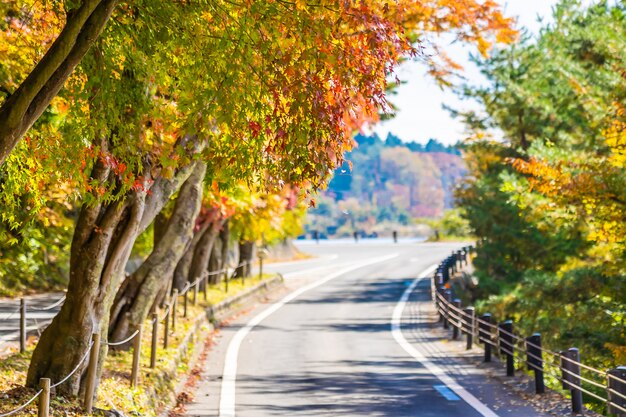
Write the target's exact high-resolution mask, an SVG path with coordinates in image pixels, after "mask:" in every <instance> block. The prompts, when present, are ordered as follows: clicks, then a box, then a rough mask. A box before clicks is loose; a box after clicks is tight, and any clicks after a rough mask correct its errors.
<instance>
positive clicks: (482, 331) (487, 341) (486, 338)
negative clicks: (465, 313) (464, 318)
mask: <svg viewBox="0 0 626 417" xmlns="http://www.w3.org/2000/svg"><path fill="white" fill-rule="evenodd" d="M481 320H482V321H484V323H482V322H481V323H480V324H479V326H478V340H479V341H482V342H483V343H484V345H485V362H491V328H490V327H489V323H491V314H489V313H485V314H483V315H482V317H481Z"/></svg>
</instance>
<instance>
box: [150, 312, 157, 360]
mask: <svg viewBox="0 0 626 417" xmlns="http://www.w3.org/2000/svg"><path fill="white" fill-rule="evenodd" d="M158 332H159V313H158V312H154V313H152V346H151V347H150V368H152V369H154V368H156V351H157V343H158V341H159V333H158Z"/></svg>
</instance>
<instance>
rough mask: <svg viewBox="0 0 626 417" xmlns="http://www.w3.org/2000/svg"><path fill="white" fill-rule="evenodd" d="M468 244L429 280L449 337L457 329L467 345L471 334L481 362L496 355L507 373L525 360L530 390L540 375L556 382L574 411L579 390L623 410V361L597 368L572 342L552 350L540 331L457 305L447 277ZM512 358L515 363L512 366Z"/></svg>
mask: <svg viewBox="0 0 626 417" xmlns="http://www.w3.org/2000/svg"><path fill="white" fill-rule="evenodd" d="M472 250H473V248H472V247H466V248H463V250H460V251H456V252H453V253H452V255H451V256H449V257H448V258H446V259H445V260H444V261H443V262H442V263H441V264H440V265H439V266H438V268H437V270H436V272H435V274H434V276H433V277H432V281H431V297H432V300H433V302H434V304H435V308H436V310H437V313H438V315H439V318H440V321H441V322H442V323H443V327H444V328H446V329H448V328H450V327H452V332H453V333H452V338H453V339H457V337H458V335H459V334H461V333H462V334H465V335H466V337H467V349H468V350H469V349H471V348H472V346H473V340H476V341H478V343H481V344H483V346H484V362H491V356H492V353H493V351H494V350H495V353H496V355H499V356H501V357H503V359H504V360H505V362H506V370H507V375H508V376H514V374H515V369H516V368H520V366H524V365H525V366H526V369H527V370H529V371H532V372H533V374H534V379H535V392H536V393H537V394H542V393H544V392H545V381H544V377H545V376H548V377H550V378H553V381H558V382H560V383H561V388H562V389H563V390H567V391H569V393H570V398H571V408H572V412H573V413H581V412H582V411H583V394H584V395H585V396H587V397H588V398H593V399H594V400H598V401H600V403H603V404H605V405H606V408H607V411H608V412H609V413H611V414H616V415H619V416H624V415H626V367H625V366H618V367H616V368H614V369H611V370H607V371H604V370H600V369H597V368H594V367H592V366H589V365H586V364H584V363H582V362H581V359H580V352H579V351H578V349H577V348H574V347H572V348H569V349H568V350H564V351H561V352H554V351H552V350H550V349H546V348H544V347H542V346H541V334H539V333H535V334H533V335H532V336H529V337H523V336H521V335H519V334H517V333H516V332H515V331H514V328H513V324H514V323H513V321H512V320H507V321H504V322H500V323H495V322H492V316H491V314H489V313H487V314H483V315H481V316H476V315H475V311H474V309H473V307H468V308H465V309H464V308H462V306H461V301H460V300H459V299H455V298H453V297H452V290H451V289H450V285H449V281H450V280H451V279H452V277H453V276H454V275H455V274H456V273H457V272H458V271H460V269H461V268H462V267H463V266H464V264H465V265H467V264H468V263H469V261H468V258H469V255H470V253H471V251H472ZM516 364H517V366H516Z"/></svg>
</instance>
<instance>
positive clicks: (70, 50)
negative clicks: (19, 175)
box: [0, 0, 119, 166]
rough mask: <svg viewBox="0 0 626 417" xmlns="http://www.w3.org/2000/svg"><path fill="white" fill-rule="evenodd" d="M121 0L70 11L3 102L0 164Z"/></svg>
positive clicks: (98, 0)
mask: <svg viewBox="0 0 626 417" xmlns="http://www.w3.org/2000/svg"><path fill="white" fill-rule="evenodd" d="M118 1H119V0H83V1H82V2H81V5H80V6H79V7H77V8H75V9H73V10H71V11H70V12H68V14H67V21H66V23H65V26H64V27H63V30H62V31H61V33H60V34H59V36H58V37H57V39H56V40H55V41H54V43H53V44H52V46H51V47H50V49H48V51H47V52H46V54H45V55H44V57H43V58H42V59H41V61H39V63H38V64H37V65H36V66H35V68H34V69H33V70H32V71H31V73H30V74H29V75H28V77H26V79H25V80H24V81H23V82H22V83H21V85H20V86H19V87H18V89H17V90H15V92H14V93H13V94H11V96H9V98H8V99H7V100H6V101H5V102H4V103H3V104H2V107H0V166H2V164H4V161H5V160H6V158H7V156H8V155H9V154H10V153H11V151H12V150H13V148H15V146H16V145H17V143H18V142H19V140H20V138H21V137H22V135H24V133H26V131H27V130H28V129H30V127H31V126H32V125H33V123H34V122H35V121H36V120H37V119H38V118H39V116H40V115H41V113H43V111H44V110H45V109H46V107H48V105H49V104H50V101H52V99H53V98H54V97H55V96H56V95H57V94H58V93H59V90H60V89H61V87H63V85H64V84H65V81H66V80H67V79H68V77H69V76H70V74H71V73H72V71H73V70H74V68H75V67H76V65H78V63H79V62H80V61H81V60H82V59H83V57H84V56H85V54H86V53H87V51H88V50H89V48H90V47H91V46H92V45H93V44H94V42H95V41H96V39H98V37H99V36H100V33H102V30H103V29H104V27H105V26H106V24H107V22H108V20H109V18H110V17H111V13H112V12H113V9H114V8H115V6H116V5H117V3H118Z"/></svg>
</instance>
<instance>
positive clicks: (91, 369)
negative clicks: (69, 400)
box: [84, 333, 100, 414]
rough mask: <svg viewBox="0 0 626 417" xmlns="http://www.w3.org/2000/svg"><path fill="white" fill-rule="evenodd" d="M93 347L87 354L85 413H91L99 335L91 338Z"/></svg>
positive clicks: (95, 334) (98, 351) (96, 334)
mask: <svg viewBox="0 0 626 417" xmlns="http://www.w3.org/2000/svg"><path fill="white" fill-rule="evenodd" d="M91 340H92V341H93V345H92V346H91V352H90V353H89V366H88V368H87V385H86V387H85V403H84V406H85V412H86V413H87V414H90V413H91V410H92V408H93V400H94V397H95V394H96V392H95V391H96V376H97V369H98V354H99V353H100V333H94V334H93V335H92V337H91Z"/></svg>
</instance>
